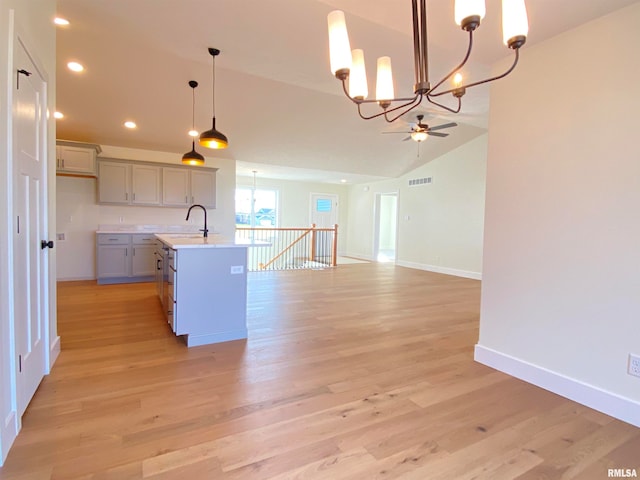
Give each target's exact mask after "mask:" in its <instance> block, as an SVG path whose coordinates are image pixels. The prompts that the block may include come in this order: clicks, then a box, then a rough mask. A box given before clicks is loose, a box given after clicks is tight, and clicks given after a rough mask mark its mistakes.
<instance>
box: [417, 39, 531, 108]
mask: <svg viewBox="0 0 640 480" xmlns="http://www.w3.org/2000/svg"><path fill="white" fill-rule="evenodd" d="M515 52H516V55H515V58H514V60H513V64H512V65H511V67H509V69H508V70H507V71H506V72H504V73H501V74H500V75H497V76H495V77H491V78H487V79H486V80H480V81H478V82H473V83H470V84H468V85H461V86H459V87H456V88H452V89H450V90H446V91H444V92H439V93H436V94H433V95H432V94H431V92H429V95H428V96H429V97H439V96H440V95H445V94H447V93H453V92H454V91H455V90H458V89H463V88H471V87H476V86H478V85H482V84H483V83H489V82H493V81H494V80H500V79H501V78H504V77H506V76H507V75H509V74H510V73H511V72H512V71H513V69H514V68H516V65H517V64H518V60H519V58H520V49H519V48H516V49H515Z"/></svg>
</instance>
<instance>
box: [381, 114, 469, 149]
mask: <svg viewBox="0 0 640 480" xmlns="http://www.w3.org/2000/svg"><path fill="white" fill-rule="evenodd" d="M416 118H417V119H418V123H416V124H415V125H411V131H409V132H382V133H408V134H409V136H408V137H407V138H403V139H402V141H403V142H406V141H407V140H410V139H411V140H414V141H416V142H423V141H425V140H426V139H427V136H428V135H433V136H434V137H446V136H448V135H449V134H448V133H442V132H437V131H436V130H442V129H443V128H451V127H457V126H458V124H457V123H455V122H451V123H443V124H442V125H436V126H435V127H430V126H429V125H427V124H426V123H422V119H423V118H424V115H416Z"/></svg>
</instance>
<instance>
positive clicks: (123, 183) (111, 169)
mask: <svg viewBox="0 0 640 480" xmlns="http://www.w3.org/2000/svg"><path fill="white" fill-rule="evenodd" d="M98 170H99V171H98V201H99V202H100V203H115V204H122V205H128V204H129V190H130V188H129V183H130V180H129V178H130V172H131V165H127V164H126V163H117V162H99V166H98Z"/></svg>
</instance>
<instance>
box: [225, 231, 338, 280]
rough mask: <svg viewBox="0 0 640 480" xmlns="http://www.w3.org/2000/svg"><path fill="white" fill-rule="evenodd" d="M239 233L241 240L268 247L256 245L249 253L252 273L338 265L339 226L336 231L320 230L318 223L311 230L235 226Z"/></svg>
mask: <svg viewBox="0 0 640 480" xmlns="http://www.w3.org/2000/svg"><path fill="white" fill-rule="evenodd" d="M236 233H237V235H239V236H240V237H242V238H250V239H252V240H258V241H264V242H266V243H267V244H268V245H267V246H256V248H255V249H251V250H250V254H249V258H250V260H251V259H253V260H252V261H251V265H253V267H250V269H252V270H267V269H269V270H271V269H282V268H284V269H288V268H296V269H297V268H318V267H320V266H322V265H324V266H327V267H329V266H332V267H335V266H336V265H337V255H338V226H337V225H334V226H333V228H317V227H316V225H315V224H313V225H312V226H311V227H310V228H308V227H307V228H292V227H285V228H275V227H274V228H272V227H236ZM306 242H310V243H309V244H307V243H306ZM329 242H332V243H331V244H330V243H329ZM270 257H272V258H270ZM260 260H262V261H260ZM267 260H268V261H267Z"/></svg>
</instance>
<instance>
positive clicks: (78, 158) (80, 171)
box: [56, 140, 102, 177]
mask: <svg viewBox="0 0 640 480" xmlns="http://www.w3.org/2000/svg"><path fill="white" fill-rule="evenodd" d="M101 151H102V149H101V148H100V145H95V144H92V143H81V142H71V141H67V140H58V141H57V143H56V173H58V174H61V175H65V174H69V175H80V176H90V177H95V176H96V155H97V154H98V153H100V152H101Z"/></svg>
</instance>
